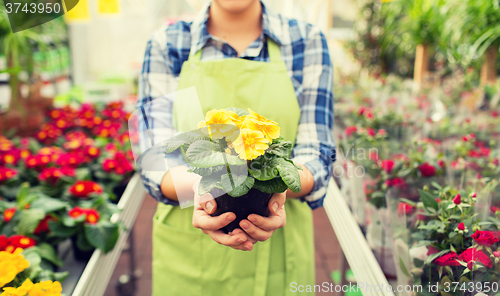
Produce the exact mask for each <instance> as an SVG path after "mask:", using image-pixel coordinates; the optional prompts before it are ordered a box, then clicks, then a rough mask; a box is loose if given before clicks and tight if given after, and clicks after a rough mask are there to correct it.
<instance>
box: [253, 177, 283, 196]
mask: <svg viewBox="0 0 500 296" xmlns="http://www.w3.org/2000/svg"><path fill="white" fill-rule="evenodd" d="M253 188H255V189H258V190H260V191H262V192H265V193H281V192H284V191H285V190H287V189H288V186H286V184H285V182H283V180H281V178H279V177H278V178H274V179H271V180H267V181H259V180H255V184H254V185H253Z"/></svg>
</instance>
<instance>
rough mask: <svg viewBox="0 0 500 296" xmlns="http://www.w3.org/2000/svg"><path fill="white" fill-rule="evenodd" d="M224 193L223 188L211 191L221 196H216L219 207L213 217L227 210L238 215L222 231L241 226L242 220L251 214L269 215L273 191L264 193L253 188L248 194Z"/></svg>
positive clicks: (214, 194)
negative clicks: (231, 194)
mask: <svg viewBox="0 0 500 296" xmlns="http://www.w3.org/2000/svg"><path fill="white" fill-rule="evenodd" d="M222 193H224V192H223V191H222V190H221V189H218V188H214V189H213V190H212V191H211V194H212V195H213V196H218V195H220V196H219V197H217V198H215V201H216V203H217V209H216V210H215V212H214V213H213V214H212V215H211V216H212V217H215V216H219V215H221V214H224V213H227V212H233V213H234V214H235V215H236V219H235V220H234V221H233V222H231V223H229V224H228V225H227V226H226V227H223V228H222V231H224V232H225V233H229V232H231V231H233V230H235V229H236V228H240V229H241V227H240V226H239V224H240V221H241V220H243V219H247V218H248V215H250V214H257V215H260V216H263V217H268V216H269V214H270V211H269V200H271V196H272V193H264V192H262V191H260V190H258V189H255V188H252V189H250V191H248V193H247V194H245V195H242V196H239V197H232V196H230V195H229V194H223V195H221V194H222Z"/></svg>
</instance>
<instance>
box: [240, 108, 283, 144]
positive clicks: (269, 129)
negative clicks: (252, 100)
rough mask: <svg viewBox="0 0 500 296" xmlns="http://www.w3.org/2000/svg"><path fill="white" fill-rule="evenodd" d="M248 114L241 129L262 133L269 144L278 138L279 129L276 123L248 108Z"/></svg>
mask: <svg viewBox="0 0 500 296" xmlns="http://www.w3.org/2000/svg"><path fill="white" fill-rule="evenodd" d="M248 112H250V115H248V116H246V117H245V120H244V122H243V123H242V128H249V129H252V130H254V131H260V132H262V133H263V134H264V136H265V137H266V138H267V139H268V140H269V142H272V140H273V139H277V138H279V136H280V128H279V126H278V123H277V122H275V121H272V120H269V119H267V118H265V117H264V116H261V115H259V114H258V113H256V112H254V111H252V110H251V109H250V108H248Z"/></svg>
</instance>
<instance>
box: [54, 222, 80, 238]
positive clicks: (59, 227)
mask: <svg viewBox="0 0 500 296" xmlns="http://www.w3.org/2000/svg"><path fill="white" fill-rule="evenodd" d="M70 219H71V218H70ZM71 220H73V219H71ZM73 222H75V221H74V220H73ZM48 225H49V229H50V232H51V234H53V235H54V236H57V237H62V238H66V237H71V236H73V235H74V234H75V233H76V227H68V226H66V225H64V224H63V223H62V222H61V221H49V222H48ZM73 225H74V224H73Z"/></svg>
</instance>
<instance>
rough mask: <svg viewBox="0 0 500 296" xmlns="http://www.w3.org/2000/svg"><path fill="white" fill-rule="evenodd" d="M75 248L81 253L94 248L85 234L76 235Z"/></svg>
mask: <svg viewBox="0 0 500 296" xmlns="http://www.w3.org/2000/svg"><path fill="white" fill-rule="evenodd" d="M76 246H77V248H78V249H80V250H82V251H91V250H93V249H94V248H95V247H94V246H92V245H91V244H90V242H89V241H88V239H87V236H86V235H85V233H80V234H78V236H77V238H76Z"/></svg>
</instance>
